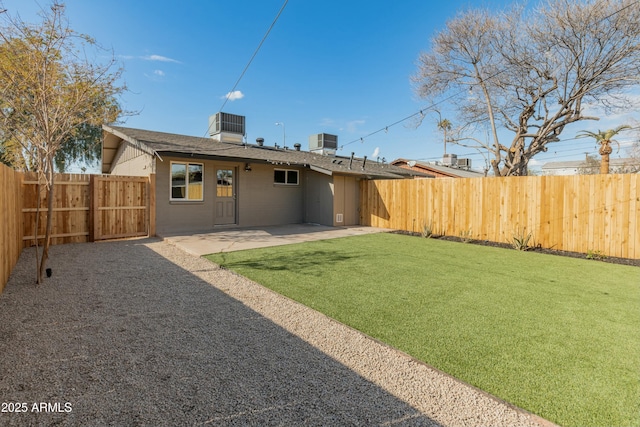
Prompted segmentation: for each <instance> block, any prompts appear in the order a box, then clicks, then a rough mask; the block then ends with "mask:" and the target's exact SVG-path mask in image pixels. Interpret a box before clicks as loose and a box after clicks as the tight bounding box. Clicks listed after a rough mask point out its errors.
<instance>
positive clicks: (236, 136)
mask: <svg viewBox="0 0 640 427" xmlns="http://www.w3.org/2000/svg"><path fill="white" fill-rule="evenodd" d="M209 135H210V136H211V138H213V139H215V140H216V141H220V142H236V143H241V142H242V141H243V139H244V136H245V118H244V116H237V115H235V114H229V113H222V112H221V113H216V114H214V115H213V116H210V117H209Z"/></svg>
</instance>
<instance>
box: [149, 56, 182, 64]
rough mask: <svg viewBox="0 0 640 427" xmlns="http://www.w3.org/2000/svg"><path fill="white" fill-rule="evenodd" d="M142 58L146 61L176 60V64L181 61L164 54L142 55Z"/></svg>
mask: <svg viewBox="0 0 640 427" xmlns="http://www.w3.org/2000/svg"><path fill="white" fill-rule="evenodd" d="M140 59H144V60H145V61H159V62H174V63H176V64H179V63H180V61H177V60H175V59H172V58H167V57H166V56H162V55H147V56H141V57H140Z"/></svg>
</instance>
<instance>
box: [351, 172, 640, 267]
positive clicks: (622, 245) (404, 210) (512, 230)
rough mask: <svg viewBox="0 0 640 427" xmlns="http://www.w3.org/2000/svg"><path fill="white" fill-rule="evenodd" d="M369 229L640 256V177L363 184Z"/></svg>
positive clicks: (364, 222)
mask: <svg viewBox="0 0 640 427" xmlns="http://www.w3.org/2000/svg"><path fill="white" fill-rule="evenodd" d="M360 205H361V206H360V212H361V214H360V215H361V219H360V222H361V224H362V225H370V226H375V227H384V228H391V229H398V230H405V231H412V232H420V231H422V229H423V227H424V226H425V225H430V226H431V228H432V230H434V232H435V233H436V234H445V235H450V236H464V237H470V238H473V239H477V240H489V241H494V242H511V241H512V239H513V237H514V236H517V235H527V234H530V235H531V236H532V237H531V241H532V242H534V243H535V244H540V245H541V246H542V247H545V248H552V249H557V250H565V251H572V252H581V253H588V252H589V251H594V252H595V251H599V252H600V253H601V254H604V255H607V256H615V257H623V258H633V259H639V258H640V174H622V175H578V176H543V177H536V176H532V177H506V178H469V179H414V180H384V181H382V180H377V181H364V180H363V181H361V184H360Z"/></svg>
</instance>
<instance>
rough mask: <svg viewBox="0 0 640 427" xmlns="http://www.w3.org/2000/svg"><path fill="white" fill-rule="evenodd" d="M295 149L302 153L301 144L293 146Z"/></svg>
mask: <svg viewBox="0 0 640 427" xmlns="http://www.w3.org/2000/svg"><path fill="white" fill-rule="evenodd" d="M293 148H295V149H296V151H300V149H301V148H302V144H300V143H296V144H293Z"/></svg>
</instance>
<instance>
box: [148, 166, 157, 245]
mask: <svg viewBox="0 0 640 427" xmlns="http://www.w3.org/2000/svg"><path fill="white" fill-rule="evenodd" d="M147 200H148V203H147V219H148V221H149V222H148V224H149V228H148V233H149V237H154V236H155V235H156V174H155V173H152V174H150V175H149V183H148V184H147Z"/></svg>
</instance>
